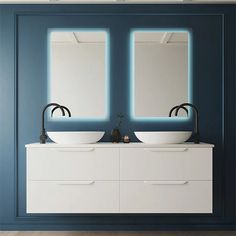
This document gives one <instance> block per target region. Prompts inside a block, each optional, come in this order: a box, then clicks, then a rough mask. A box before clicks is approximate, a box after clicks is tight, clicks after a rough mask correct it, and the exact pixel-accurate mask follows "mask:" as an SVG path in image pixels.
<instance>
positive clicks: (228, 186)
mask: <svg viewBox="0 0 236 236" xmlns="http://www.w3.org/2000/svg"><path fill="white" fill-rule="evenodd" d="M235 10H236V7H235V5H54V6H53V5H1V6H0V68H1V70H0V85H1V86H0V101H1V103H0V107H1V116H0V127H1V128H0V130H1V134H0V171H1V172H0V229H1V228H2V229H57V230H60V229H69V230H73V229H81V230H95V229H96V230H98V229H103V230H105V229H107V230H108V229H109V230H145V229H147V230H154V229H169V230H173V229H188V230H189V229H193V230H195V229H233V228H234V227H235V219H236V215H235V210H236V201H235V198H236V194H235V186H236V183H235V182H236V181H235V180H236V175H235V170H236V168H235V167H236V166H235V134H236V132H235V131H236V130H235V124H234V123H235V120H236V114H235V112H236V106H235V101H236V99H235V96H236V94H235V92H234V91H235V55H236V54H235V53H236V50H235V36H236V35H235V33H236V28H235V26H236V21H235V17H236V11H235ZM65 27H69V28H77V27H88V28H96V27H99V28H107V29H108V30H109V32H110V46H111V48H110V53H111V54H110V58H111V62H110V77H111V90H110V104H111V106H110V111H111V114H110V120H109V121H106V122H93V123H91V122H71V123H66V122H56V123H53V122H47V124H46V126H47V128H48V129H51V130H63V129H64V130H105V131H106V133H107V134H106V136H105V137H104V139H103V141H108V140H109V133H110V131H111V129H112V128H113V127H114V125H115V117H116V114H117V113H118V112H122V113H123V114H124V115H125V117H126V119H125V122H124V126H123V127H122V132H123V133H127V134H129V135H130V136H131V138H132V139H133V140H134V141H135V138H134V136H133V131H134V130H163V129H164V130H166V129H168V130H178V129H189V128H190V127H191V125H192V121H187V122H172V123H171V122H166V121H162V122H140V121H135V122H134V121H131V119H130V117H129V96H130V95H129V91H130V90H129V84H130V83H129V79H130V78H129V56H130V55H129V33H130V30H131V29H132V28H140V27H142V28H145V27H149V28H155V27H158V28H161V27H163V28H167V27H171V28H173V27H176V28H179V27H180V28H188V29H190V30H191V31H192V34H193V91H192V92H193V103H194V104H196V105H197V107H198V108H199V111H200V134H201V140H202V141H205V142H210V143H214V144H215V149H214V214H212V215H210V214H205V215H204V214H183V215H180V214H177V215H176V214H166V215H164V214H150V215H148V214H146V215H143V214H141V215H137V214H132V215H129V214H128V215H127V214H120V215H118V214H113V215H112V214H110V215H109V214H102V215H96V214H85V215H82V214H81V215H79V214H73V215H68V214H64V215H63V214H62V215H42V214H41V215H28V214H26V210H25V209H26V198H25V197H26V194H25V190H26V185H25V181H26V173H25V171H26V166H25V160H26V159H25V148H24V145H25V144H26V143H32V142H37V141H38V137H39V133H40V114H41V111H42V107H43V106H44V105H45V104H46V102H47V100H46V99H47V96H46V80H47V31H48V29H49V28H65ZM199 171H200V170H199ZM193 204H194V203H193Z"/></svg>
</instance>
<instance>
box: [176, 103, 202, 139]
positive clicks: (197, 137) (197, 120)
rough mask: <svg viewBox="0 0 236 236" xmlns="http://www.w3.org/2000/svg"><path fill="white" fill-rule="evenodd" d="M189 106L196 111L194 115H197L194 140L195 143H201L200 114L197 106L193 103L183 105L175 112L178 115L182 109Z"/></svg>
mask: <svg viewBox="0 0 236 236" xmlns="http://www.w3.org/2000/svg"><path fill="white" fill-rule="evenodd" d="M186 106H189V107H191V108H192V109H193V110H194V115H195V126H194V132H193V139H194V143H199V142H200V137H199V113H198V109H197V107H196V106H195V105H193V104H191V103H183V104H181V105H179V106H178V107H177V108H176V110H175V115H176V116H177V115H178V112H179V110H180V109H181V108H183V107H186Z"/></svg>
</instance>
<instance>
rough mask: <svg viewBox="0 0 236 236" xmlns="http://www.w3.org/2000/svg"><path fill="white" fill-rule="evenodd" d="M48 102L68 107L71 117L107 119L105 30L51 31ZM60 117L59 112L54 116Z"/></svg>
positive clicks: (106, 38) (107, 84)
mask: <svg viewBox="0 0 236 236" xmlns="http://www.w3.org/2000/svg"><path fill="white" fill-rule="evenodd" d="M49 58H50V60H49V80H48V81H49V84H48V88H49V89H48V95H49V96H48V100H49V101H48V102H57V103H59V104H62V105H64V106H66V107H68V108H69V109H70V111H71V113H72V118H75V119H81V120H106V119H107V118H108V112H109V111H108V109H109V106H108V104H109V98H108V91H109V88H108V87H109V78H108V65H107V62H108V33H107V32H106V31H105V30H84V29H82V30H80V29H76V30H51V31H50V37H49ZM55 117H56V118H58V117H61V114H60V111H59V110H57V111H56V112H55V115H54V117H53V118H52V119H54V118H55Z"/></svg>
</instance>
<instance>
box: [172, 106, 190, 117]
mask: <svg viewBox="0 0 236 236" xmlns="http://www.w3.org/2000/svg"><path fill="white" fill-rule="evenodd" d="M178 107H179V106H174V107H172V108H171V110H170V112H169V117H171V116H172V113H173V111H174V110H175V109H177V108H178ZM181 108H182V109H183V110H185V112H186V113H187V115H188V109H187V108H186V107H181Z"/></svg>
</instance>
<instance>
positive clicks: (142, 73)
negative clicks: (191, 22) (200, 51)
mask: <svg viewBox="0 0 236 236" xmlns="http://www.w3.org/2000/svg"><path fill="white" fill-rule="evenodd" d="M134 73H135V99H134V100H135V107H134V109H135V116H136V117H166V116H168V114H169V111H170V109H171V108H172V107H173V106H175V105H179V104H181V103H183V102H187V101H188V45H187V44H159V43H140V44H139V43H138V44H136V45H135V71H134ZM183 114H184V113H183Z"/></svg>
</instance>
